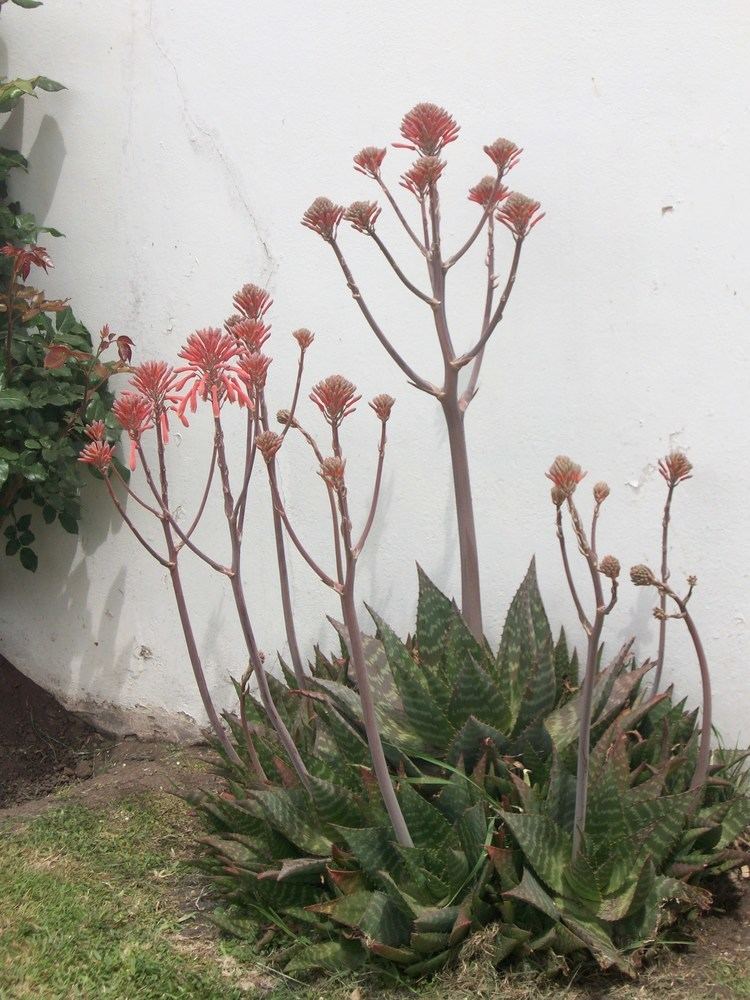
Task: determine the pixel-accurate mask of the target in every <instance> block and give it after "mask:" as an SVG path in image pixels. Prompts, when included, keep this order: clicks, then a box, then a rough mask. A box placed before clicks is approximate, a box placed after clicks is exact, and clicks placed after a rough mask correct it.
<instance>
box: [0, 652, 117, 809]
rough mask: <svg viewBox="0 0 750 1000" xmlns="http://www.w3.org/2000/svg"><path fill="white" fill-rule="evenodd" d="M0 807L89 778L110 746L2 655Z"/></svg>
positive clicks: (0, 660) (0, 691)
mask: <svg viewBox="0 0 750 1000" xmlns="http://www.w3.org/2000/svg"><path fill="white" fill-rule="evenodd" d="M0 706H2V708H0V807H4V806H9V805H11V804H12V803H16V802H25V801H28V800H29V799H36V798H39V797H40V796H43V795H48V794H49V793H50V792H52V791H54V790H55V789H56V788H59V787H60V786H61V785H66V784H69V783H70V782H72V781H81V780H85V779H86V778H90V777H91V776H92V774H94V772H95V770H96V762H97V758H98V757H100V756H101V754H102V753H103V752H104V751H105V750H106V748H107V747H108V746H109V745H110V743H111V741H110V740H109V739H107V738H106V737H104V736H102V735H101V734H100V733H98V732H97V731H96V730H95V729H93V728H92V727H91V726H90V725H88V724H87V723H86V722H83V721H82V720H81V719H79V718H77V717H76V716H75V715H72V714H71V713H70V712H68V711H66V709H64V708H63V707H62V705H60V704H59V702H57V701H55V699H54V698H53V697H52V695H50V694H48V693H47V692H46V691H45V690H44V689H43V688H40V687H39V685H38V684H35V683H34V682H33V681H31V680H29V678H28V677H25V676H24V675H23V674H22V673H20V672H19V671H18V670H16V668H15V667H14V666H12V665H11V664H10V663H8V661H7V660H6V659H5V658H4V657H2V656H0Z"/></svg>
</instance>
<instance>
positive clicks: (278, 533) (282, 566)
mask: <svg viewBox="0 0 750 1000" xmlns="http://www.w3.org/2000/svg"><path fill="white" fill-rule="evenodd" d="M301 371H302V369H301V365H300V374H301ZM298 395H299V377H298V379H297V387H296V389H295V394H294V401H293V404H292V405H293V407H296V403H297V397H298ZM291 419H292V420H293V419H294V416H293V415H292V416H291ZM260 420H261V425H262V427H263V430H264V431H267V430H268V429H269V423H268V407H267V406H266V400H265V394H264V395H263V396H262V397H261V414H260ZM288 426H289V425H287V427H288ZM285 430H286V428H285ZM271 515H272V518H273V537H274V543H275V545H276V564H277V566H278V570H279V592H280V594H281V610H282V614H283V617H284V631H285V633H286V641H287V645H288V646H289V656H290V658H291V661H292V669H293V670H294V676H295V677H296V679H297V684H298V685H299V686H300V687H301V688H302V689H303V690H304V689H305V688H306V687H307V679H306V677H305V671H304V669H303V667H302V656H301V654H300V651H299V643H298V642H297V629H296V628H295V625H294V609H293V607H292V589H291V586H290V583H289V567H288V565H287V560H286V548H285V546H284V528H283V525H282V521H281V515H280V514H279V512H278V510H277V509H276V504H275V503H274V501H273V497H272V498H271Z"/></svg>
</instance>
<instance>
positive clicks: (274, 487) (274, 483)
mask: <svg viewBox="0 0 750 1000" xmlns="http://www.w3.org/2000/svg"><path fill="white" fill-rule="evenodd" d="M268 480H269V482H270V484H271V496H272V497H273V502H274V506H275V507H276V509H277V510H278V512H279V515H280V517H281V520H282V521H283V522H284V527H285V528H286V531H287V534H288V535H289V537H290V539H291V540H292V543H293V545H294V547H295V548H296V549H297V551H298V552H299V554H300V555H301V556H302V558H303V559H304V560H305V562H306V563H307V565H308V566H309V567H310V569H311V570H312V571H313V572H314V573H315V574H316V575H317V576H318V577H320V579H321V581H322V582H323V583H324V584H325V585H326V587H330V588H331V589H332V590H335V591H336V593H339V594H340V593H341V589H342V587H341V584H340V583H337V582H336V581H335V580H333V579H332V578H331V577H330V576H329V575H328V574H327V573H326V571H325V570H324V569H321V568H320V566H319V565H318V564H317V562H316V561H315V560H314V559H313V557H312V556H311V555H310V553H309V552H308V551H307V549H306V548H305V546H304V545H303V544H302V542H301V541H300V538H299V536H298V535H297V532H296V531H295V530H294V528H293V527H292V524H291V522H290V520H289V517H288V515H287V512H286V509H285V508H284V503H283V501H282V499H281V494H280V493H279V484H278V480H277V478H276V466H275V462H274V461H273V460H271V461H270V462H269V463H268Z"/></svg>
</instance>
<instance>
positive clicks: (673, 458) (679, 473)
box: [659, 450, 693, 486]
mask: <svg viewBox="0 0 750 1000" xmlns="http://www.w3.org/2000/svg"><path fill="white" fill-rule="evenodd" d="M659 472H660V473H661V476H662V478H663V479H664V480H665V481H666V482H667V484H668V485H669V486H676V485H677V484H678V483H682V482H684V480H686V479H691V478H692V472H693V466H692V463H691V462H690V461H689V460H688V457H687V455H686V454H685V452H684V451H676V450H675V451H670V453H669V454H668V455H666V456H665V457H664V458H660V459H659Z"/></svg>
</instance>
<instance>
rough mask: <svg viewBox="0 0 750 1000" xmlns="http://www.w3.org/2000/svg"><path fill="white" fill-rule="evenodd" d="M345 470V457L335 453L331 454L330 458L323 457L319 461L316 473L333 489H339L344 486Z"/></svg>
mask: <svg viewBox="0 0 750 1000" xmlns="http://www.w3.org/2000/svg"><path fill="white" fill-rule="evenodd" d="M345 470H346V459H344V458H338V457H337V456H336V455H332V456H331V457H330V458H324V459H323V461H322V462H321V463H320V471H319V472H318V475H319V476H320V477H321V478H322V479H323V481H324V482H325V483H327V484H328V485H329V486H332V487H333V489H335V490H340V489H342V488H343V486H344V472H345Z"/></svg>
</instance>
